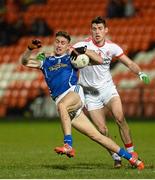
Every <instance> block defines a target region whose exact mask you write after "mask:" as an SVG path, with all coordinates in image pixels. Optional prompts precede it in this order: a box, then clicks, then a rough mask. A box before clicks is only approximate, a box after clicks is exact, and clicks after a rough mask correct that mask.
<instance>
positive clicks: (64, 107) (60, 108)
mask: <svg viewBox="0 0 155 180" xmlns="http://www.w3.org/2000/svg"><path fill="white" fill-rule="evenodd" d="M57 108H58V111H61V110H62V109H66V106H65V103H63V102H61V101H60V102H59V103H58V104H57Z"/></svg>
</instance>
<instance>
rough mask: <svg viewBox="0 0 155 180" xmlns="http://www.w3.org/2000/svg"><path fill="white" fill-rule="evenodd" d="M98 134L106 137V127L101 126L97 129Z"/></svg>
mask: <svg viewBox="0 0 155 180" xmlns="http://www.w3.org/2000/svg"><path fill="white" fill-rule="evenodd" d="M98 130H99V132H100V133H101V134H103V135H104V136H108V128H107V127H106V126H101V127H99V128H98Z"/></svg>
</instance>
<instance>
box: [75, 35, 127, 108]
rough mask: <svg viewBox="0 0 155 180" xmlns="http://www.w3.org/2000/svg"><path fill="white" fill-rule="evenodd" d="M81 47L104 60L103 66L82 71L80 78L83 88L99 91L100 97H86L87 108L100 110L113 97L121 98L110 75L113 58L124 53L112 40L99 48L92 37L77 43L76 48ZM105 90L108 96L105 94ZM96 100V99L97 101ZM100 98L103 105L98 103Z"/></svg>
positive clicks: (92, 66)
mask: <svg viewBox="0 0 155 180" xmlns="http://www.w3.org/2000/svg"><path fill="white" fill-rule="evenodd" d="M80 46H87V49H91V50H94V51H95V52H96V53H98V54H99V55H100V56H101V57H102V60H103V64H101V65H91V66H87V67H84V68H82V69H80V76H79V83H80V84H82V85H83V86H92V87H95V88H97V89H98V90H99V95H98V97H96V96H95V97H93V95H91V94H88V95H86V96H85V97H86V108H87V109H88V111H90V110H94V109H99V108H102V107H103V104H106V103H108V101H109V100H110V99H111V98H112V97H114V96H119V95H118V93H117V90H116V88H115V85H114V83H113V80H112V76H111V74H110V63H111V61H112V58H113V57H117V58H119V57H120V56H122V55H123V54H124V53H123V50H122V48H120V47H119V46H118V45H117V44H115V43H113V42H111V41H110V40H106V41H105V43H104V45H103V46H98V45H96V44H95V42H93V40H92V38H91V37H90V38H87V39H85V40H84V41H81V42H79V43H76V44H75V45H74V48H77V47H80ZM107 88H108V89H107ZM105 89H106V92H107V93H108V94H106V93H105ZM92 98H93V102H92V101H91V99H92ZM94 98H95V99H96V100H95V101H94ZM98 98H99V99H100V101H102V102H103V103H101V102H100V103H97V102H98V100H99V99H98ZM97 99H98V100H97ZM101 99H102V100H101ZM103 100H104V101H103ZM91 103H92V104H91ZM95 104H96V105H95Z"/></svg>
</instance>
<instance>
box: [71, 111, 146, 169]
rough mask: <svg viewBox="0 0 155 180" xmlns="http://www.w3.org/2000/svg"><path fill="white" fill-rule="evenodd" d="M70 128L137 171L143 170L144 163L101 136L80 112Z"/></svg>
mask: <svg viewBox="0 0 155 180" xmlns="http://www.w3.org/2000/svg"><path fill="white" fill-rule="evenodd" d="M72 126H73V127H74V128H75V129H77V130H78V131H80V132H81V133H83V134H85V135H87V136H88V137H89V138H91V139H92V140H94V141H95V142H97V143H99V144H100V145H102V146H103V147H105V148H108V149H109V150H111V151H113V152H115V153H117V154H118V155H119V156H121V157H124V158H125V159H127V160H128V161H129V162H130V164H132V165H134V166H136V167H137V168H138V169H139V170H142V169H144V163H143V162H142V161H140V160H138V159H137V158H135V157H133V156H132V155H131V154H130V153H128V152H127V151H126V150H124V149H123V148H120V147H119V146H118V145H117V144H116V143H115V142H114V141H113V140H111V139H110V138H108V137H106V136H103V135H102V134H101V133H100V132H99V131H98V130H97V129H96V128H95V127H94V126H93V124H92V123H91V122H90V121H89V119H88V118H87V117H86V116H85V114H84V113H83V112H82V113H81V114H80V115H79V116H78V117H76V118H74V119H73V120H72Z"/></svg>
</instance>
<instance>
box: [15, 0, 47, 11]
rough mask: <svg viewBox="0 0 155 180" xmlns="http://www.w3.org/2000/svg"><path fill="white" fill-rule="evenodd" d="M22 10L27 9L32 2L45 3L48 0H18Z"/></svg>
mask: <svg viewBox="0 0 155 180" xmlns="http://www.w3.org/2000/svg"><path fill="white" fill-rule="evenodd" d="M17 1H18V3H19V4H20V9H21V10H22V11H25V10H27V8H28V7H29V6H30V5H31V4H43V3H44V4H45V3H46V2H47V0H17Z"/></svg>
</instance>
